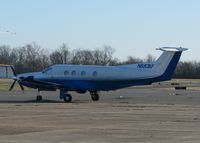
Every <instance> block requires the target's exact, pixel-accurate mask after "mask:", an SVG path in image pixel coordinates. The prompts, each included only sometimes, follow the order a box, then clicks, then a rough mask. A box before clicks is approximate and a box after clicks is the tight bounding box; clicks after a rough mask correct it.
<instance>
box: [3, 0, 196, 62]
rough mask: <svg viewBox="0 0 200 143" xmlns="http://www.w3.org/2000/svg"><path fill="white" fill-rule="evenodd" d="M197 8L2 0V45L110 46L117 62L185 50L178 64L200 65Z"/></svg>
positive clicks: (96, 0) (143, 0)
mask: <svg viewBox="0 0 200 143" xmlns="http://www.w3.org/2000/svg"><path fill="white" fill-rule="evenodd" d="M199 7H200V1H198V0H167V1H161V0H32V1H30V0H1V1H0V45H10V46H11V47H17V46H23V45H25V44H27V43H32V42H36V43H37V44H39V45H40V46H41V47H42V48H49V49H54V48H57V47H59V46H60V45H61V44H62V43H67V44H68V46H69V48H70V49H71V50H72V49H76V48H84V49H95V48H99V47H103V46H104V45H110V46H111V47H113V48H114V49H115V50H116V52H115V56H116V57H118V58H119V59H121V60H123V59H126V57H127V56H130V55H131V56H135V57H140V58H144V57H145V56H146V55H147V54H148V53H151V54H153V55H155V56H158V55H159V54H160V52H157V51H155V48H158V47H162V46H183V47H186V48H189V49H190V51H189V52H186V53H185V54H184V55H183V57H182V60H200V56H199V53H200V40H199V39H200V8H199Z"/></svg>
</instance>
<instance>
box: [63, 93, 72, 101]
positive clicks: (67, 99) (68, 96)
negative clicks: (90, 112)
mask: <svg viewBox="0 0 200 143" xmlns="http://www.w3.org/2000/svg"><path fill="white" fill-rule="evenodd" d="M64 101H65V102H67V103H69V102H71V101H72V96H71V95H70V94H65V97H64Z"/></svg>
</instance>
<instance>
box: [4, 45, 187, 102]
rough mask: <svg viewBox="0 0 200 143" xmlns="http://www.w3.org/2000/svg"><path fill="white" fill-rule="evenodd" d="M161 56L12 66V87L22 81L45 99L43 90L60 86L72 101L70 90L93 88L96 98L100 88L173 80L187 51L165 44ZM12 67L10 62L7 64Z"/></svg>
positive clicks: (64, 94) (53, 89)
mask: <svg viewBox="0 0 200 143" xmlns="http://www.w3.org/2000/svg"><path fill="white" fill-rule="evenodd" d="M157 50H161V51H163V53H162V54H161V56H160V57H159V58H158V59H157V60H156V61H154V62H150V63H138V64H129V65H119V66H95V65H67V64H56V65H52V66H50V67H48V68H46V69H44V70H43V71H41V72H32V73H23V74H18V75H17V74H16V72H15V70H14V68H13V66H10V68H11V71H12V72H13V75H14V76H12V77H11V78H12V79H13V80H14V82H13V83H12V85H11V87H10V89H9V90H10V91H11V90H12V89H13V87H14V86H15V83H16V82H18V84H19V85H20V87H21V89H22V90H24V87H23V86H26V87H29V88H34V89H38V93H39V94H38V95H37V98H36V100H37V101H41V100H42V95H40V91H56V90H60V94H59V96H60V99H61V100H64V101H65V102H71V101H72V96H71V95H70V94H69V93H68V92H70V91H75V92H77V93H80V94H84V93H86V92H90V95H91V99H92V100H93V101H98V100H99V94H98V93H99V92H100V91H110V90H117V89H121V88H126V87H130V86H140V85H150V84H152V83H154V82H161V81H166V80H171V78H172V75H173V73H174V71H175V68H176V66H177V64H178V61H179V59H180V57H181V54H182V52H183V51H186V50H188V49H187V48H182V47H162V48H158V49H157ZM6 68H8V66H6Z"/></svg>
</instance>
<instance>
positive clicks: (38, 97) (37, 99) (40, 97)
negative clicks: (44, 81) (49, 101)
mask: <svg viewBox="0 0 200 143" xmlns="http://www.w3.org/2000/svg"><path fill="white" fill-rule="evenodd" d="M41 100H42V96H41V95H40V91H38V95H37V96H36V101H38V102H39V101H41Z"/></svg>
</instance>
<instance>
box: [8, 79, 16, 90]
mask: <svg viewBox="0 0 200 143" xmlns="http://www.w3.org/2000/svg"><path fill="white" fill-rule="evenodd" d="M15 83H16V80H14V82H13V83H12V85H11V86H10V89H9V91H11V90H12V89H13V87H14V85H15Z"/></svg>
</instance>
